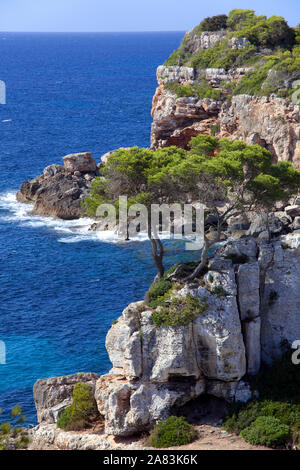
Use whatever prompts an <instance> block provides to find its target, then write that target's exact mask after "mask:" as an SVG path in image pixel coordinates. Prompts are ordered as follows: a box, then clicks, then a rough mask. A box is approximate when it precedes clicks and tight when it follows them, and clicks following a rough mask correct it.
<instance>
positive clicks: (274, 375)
mask: <svg viewBox="0 0 300 470" xmlns="http://www.w3.org/2000/svg"><path fill="white" fill-rule="evenodd" d="M283 346H284V345H283ZM291 354H292V352H291V351H289V350H288V351H287V352H286V353H285V354H283V356H282V357H281V358H280V359H278V360H277V361H275V362H274V364H273V365H272V366H271V367H263V368H262V370H261V372H260V374H259V375H258V376H257V377H256V378H254V379H252V381H253V388H256V389H257V390H258V392H259V399H258V400H253V401H250V402H248V403H246V404H243V403H236V404H234V405H233V406H232V408H231V410H230V411H229V413H228V416H227V417H226V418H225V420H224V423H223V426H224V428H225V429H226V431H227V432H231V433H236V434H240V433H241V432H242V431H243V430H244V429H246V428H249V427H251V425H252V424H253V423H254V421H256V420H257V419H258V418H259V417H262V416H264V417H266V416H267V417H271V418H275V419H276V420H278V421H279V422H280V423H281V424H282V425H285V426H288V428H289V436H288V438H286V440H288V439H289V440H291V441H292V442H293V443H296V444H298V441H299V436H300V374H299V372H300V365H295V364H293V363H292V361H291ZM272 445H273V444H272Z"/></svg>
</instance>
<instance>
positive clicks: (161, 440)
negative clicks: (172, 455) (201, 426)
mask: <svg viewBox="0 0 300 470" xmlns="http://www.w3.org/2000/svg"><path fill="white" fill-rule="evenodd" d="M195 437H196V431H195V429H194V427H193V426H192V425H190V424H189V423H188V422H187V421H186V420H185V418H183V417H177V416H170V417H169V418H168V419H165V420H164V421H160V422H158V423H157V424H156V425H155V426H154V428H153V430H152V432H151V434H150V437H149V440H148V444H149V445H150V446H152V447H158V448H159V447H171V446H181V445H185V444H188V443H189V442H191V441H192V440H193V439H195Z"/></svg>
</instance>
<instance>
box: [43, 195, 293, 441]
mask: <svg viewBox="0 0 300 470" xmlns="http://www.w3.org/2000/svg"><path fill="white" fill-rule="evenodd" d="M299 202H300V201H299ZM286 210H288V211H289V212H290V213H291V212H293V214H294V217H295V220H296V219H297V217H296V214H298V216H299V214H300V205H294V206H291V207H290V208H287V209H286ZM277 214H278V216H279V214H281V213H277ZM282 217H283V216H282ZM272 227H273V229H274V230H276V229H277V228H276V227H277V226H276V224H273V225H272ZM251 230H252V231H254V230H256V231H259V230H260V231H262V232H261V233H264V232H263V230H264V227H263V226H261V227H260V229H259V228H258V222H257V221H255V220H254V221H253V222H252V224H251V227H250V229H249V231H251ZM299 250H300V233H299V231H297V230H295V231H294V232H290V233H288V234H287V235H282V236H281V237H279V238H277V240H275V241H273V242H271V243H267V242H266V241H265V240H263V237H261V239H260V240H257V239H254V238H253V237H251V236H250V237H246V238H241V239H238V240H235V241H231V242H228V243H227V244H226V245H224V247H222V248H221V249H220V250H219V251H218V253H217V254H216V255H215V257H214V258H212V259H211V260H210V264H209V271H208V273H207V274H206V275H205V276H204V278H203V279H202V281H201V282H200V283H195V282H193V283H187V284H183V285H182V287H181V290H179V291H177V292H176V296H182V297H185V296H187V295H188V294H189V295H192V296H194V297H199V298H200V299H202V300H203V301H204V300H205V302H206V304H207V309H206V311H205V312H204V313H202V314H200V315H198V317H197V318H196V319H195V320H194V321H193V322H192V323H190V324H188V325H186V326H176V327H157V326H156V325H154V323H153V321H152V315H153V310H152V309H151V308H149V307H147V306H146V305H145V304H144V302H142V301H141V302H135V303H132V304H130V305H129V306H128V307H127V308H125V310H124V311H123V313H122V316H121V317H120V318H119V319H118V320H117V322H116V323H115V324H113V326H112V327H111V329H110V330H109V332H108V334H107V338H106V348H107V351H108V354H109V357H110V360H111V362H112V365H113V367H112V369H111V370H110V372H109V373H108V374H105V375H103V376H100V377H98V376H97V375H96V374H77V375H74V376H69V377H61V378H52V379H45V380H39V381H38V382H37V383H36V385H35V387H34V394H35V402H36V406H37V412H38V419H39V422H40V425H39V426H38V428H37V429H36V431H34V439H37V440H40V441H43V439H44V442H46V441H47V442H48V441H49V440H50V441H51V442H52V443H53V442H54V441H55V442H56V445H58V444H57V442H58V441H60V440H63V442H67V441H68V442H69V440H70V439H69V438H70V436H69V437H68V433H65V432H63V431H61V430H57V429H56V428H55V422H56V421H57V419H58V417H59V415H60V413H61V412H62V410H63V409H64V408H65V407H66V406H67V405H69V404H70V402H71V396H72V389H73V387H74V385H75V383H77V382H79V381H84V382H86V383H89V384H90V385H91V387H92V390H93V392H94V396H95V400H96V402H97V406H98V410H99V412H100V414H101V416H102V417H103V418H104V422H105V434H106V435H115V436H130V435H133V434H136V433H139V432H144V431H145V430H148V429H149V428H150V427H151V426H152V425H153V423H154V422H155V421H157V420H160V419H164V418H166V417H167V416H169V415H170V414H172V413H174V411H175V412H176V409H178V408H180V407H181V406H183V405H184V404H186V403H187V402H189V401H191V400H193V399H195V398H197V397H199V396H201V395H205V394H208V395H211V396H215V397H218V398H223V399H225V400H226V401H229V402H230V401H234V400H236V401H247V400H249V399H250V398H251V396H253V393H255V391H253V390H252V391H251V389H250V387H249V385H248V384H247V383H246V382H245V377H247V374H248V375H255V374H257V372H258V371H259V369H260V366H261V362H262V361H264V362H266V363H271V362H272V361H273V360H274V358H276V357H278V356H279V355H280V354H281V353H282V344H283V343H284V342H288V343H290V344H292V343H293V342H294V341H295V340H296V339H299V335H300V317H299V308H300V291H299V276H300V271H299V259H300V251H299ZM232 259H233V260H239V259H243V260H247V261H246V262H244V263H243V264H234V263H233V261H232ZM216 287H218V291H217V289H215V288H216ZM220 288H221V289H220ZM220 291H221V295H220ZM218 292H219V293H218ZM80 436H81V434H80ZM77 437H78V436H77ZM73 438H74V439H75V437H74V436H73ZM73 438H72V439H73ZM68 439H69V440H68ZM86 439H88V438H87V437H86V436H85V437H84V440H83V441H82V442H81V441H80V443H78V442H77V441H76V444H75V441H74V442H73V441H72V442H73V444H71V443H70V442H69V443H68V444H62V445H63V446H64V445H65V446H67V447H68V446H72V445H73V446H77V445H78V446H80V445H84V446H85V445H87V446H89V445H91V446H93V445H94V446H96V448H105V445H106V444H105V442H106V441H105V439H104V438H103V437H102V438H101V439H100V440H101V442H100V443H99V442H98V440H99V439H98V440H96V441H97V442H98V443H97V444H95V442H96V441H94V440H93V443H89V440H88V441H87V442H88V443H86ZM89 439H90V438H89ZM97 446H98V447H97ZM99 446H100V447H99ZM73 448H74V447H73ZM75 448H76V447H75ZM88 448H89V447H88ZM91 448H94V447H91Z"/></svg>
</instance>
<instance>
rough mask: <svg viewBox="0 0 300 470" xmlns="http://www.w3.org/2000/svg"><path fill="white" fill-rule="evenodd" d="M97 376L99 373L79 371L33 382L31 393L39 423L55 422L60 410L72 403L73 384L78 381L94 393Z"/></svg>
mask: <svg viewBox="0 0 300 470" xmlns="http://www.w3.org/2000/svg"><path fill="white" fill-rule="evenodd" d="M98 378H99V375H97V374H95V373H92V372H89V373H81V372H80V373H78V374H73V375H65V376H62V377H51V378H49V379H39V380H38V381H37V382H35V384H34V387H33V395H34V401H35V406H36V410H37V418H38V421H39V423H42V422H46V423H56V422H57V420H58V418H59V416H60V414H61V413H62V411H63V410H64V409H65V408H66V407H67V406H69V405H70V404H71V403H72V393H73V388H74V386H75V385H76V384H77V383H79V382H81V383H85V384H88V385H90V386H91V391H92V393H94V392H95V384H96V381H97V379H98Z"/></svg>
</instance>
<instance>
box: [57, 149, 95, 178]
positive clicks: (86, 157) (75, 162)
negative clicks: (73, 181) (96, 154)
mask: <svg viewBox="0 0 300 470" xmlns="http://www.w3.org/2000/svg"><path fill="white" fill-rule="evenodd" d="M63 161H64V167H65V169H66V171H69V172H70V173H74V172H75V171H80V172H81V173H95V172H96V170H97V165H96V162H95V160H94V159H93V157H92V154H91V153H89V152H85V153H71V154H70V155H66V156H65V157H63Z"/></svg>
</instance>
